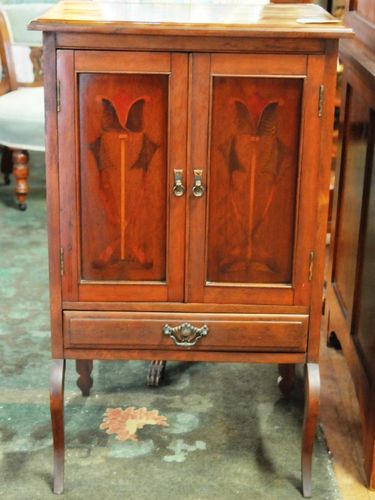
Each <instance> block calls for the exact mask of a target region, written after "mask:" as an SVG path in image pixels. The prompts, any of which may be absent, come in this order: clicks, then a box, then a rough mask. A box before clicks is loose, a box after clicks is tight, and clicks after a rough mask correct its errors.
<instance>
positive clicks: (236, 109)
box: [207, 76, 303, 283]
mask: <svg viewBox="0 0 375 500" xmlns="http://www.w3.org/2000/svg"><path fill="white" fill-rule="evenodd" d="M302 85H303V83H302V80H301V79H298V78H271V77H268V78H265V77H260V78H255V77H233V76H216V77H213V81H212V89H213V90H212V93H213V97H212V123H211V148H210V151H211V153H210V171H209V187H210V190H209V214H208V227H209V231H208V248H207V280H208V281H211V282H232V283H291V281H292V268H293V266H292V261H293V247H294V231H295V214H296V201H295V200H296V189H297V178H298V151H299V135H300V121H301V117H300V108H301V99H302Z"/></svg>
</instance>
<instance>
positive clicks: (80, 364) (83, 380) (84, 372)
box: [76, 359, 94, 397]
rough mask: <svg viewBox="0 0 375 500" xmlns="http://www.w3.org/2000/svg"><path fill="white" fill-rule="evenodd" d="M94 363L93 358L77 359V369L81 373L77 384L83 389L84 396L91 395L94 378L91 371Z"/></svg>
mask: <svg viewBox="0 0 375 500" xmlns="http://www.w3.org/2000/svg"><path fill="white" fill-rule="evenodd" d="M93 366H94V363H93V361H92V360H91V359H77V361H76V371H77V373H78V375H79V377H78V379H77V385H78V387H79V388H80V389H81V392H82V396H85V397H86V396H90V389H91V387H92V384H93V378H92V377H91V372H92V369H93Z"/></svg>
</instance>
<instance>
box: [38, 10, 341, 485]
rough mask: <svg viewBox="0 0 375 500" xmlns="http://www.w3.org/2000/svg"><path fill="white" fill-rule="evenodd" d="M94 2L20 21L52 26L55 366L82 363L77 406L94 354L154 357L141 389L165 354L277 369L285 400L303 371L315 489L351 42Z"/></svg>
mask: <svg viewBox="0 0 375 500" xmlns="http://www.w3.org/2000/svg"><path fill="white" fill-rule="evenodd" d="M83 7H85V9H83ZM97 7H98V4H96V3H95V4H94V3H92V4H91V3H90V4H87V3H85V4H83V3H82V4H80V3H70V4H69V3H65V4H60V5H58V6H56V7H53V9H52V10H51V11H50V12H49V13H47V14H46V15H45V16H43V18H41V19H39V20H37V21H35V22H33V23H32V24H31V27H32V28H33V29H43V30H44V31H46V33H45V35H44V38H45V54H46V58H47V62H48V68H47V69H46V75H45V81H46V99H47V101H46V113H47V171H48V176H47V181H48V206H49V234H50V240H49V241H50V260H51V266H50V276H51V311H52V352H53V357H54V359H55V360H62V359H66V358H69V359H76V360H78V362H77V371H78V373H79V375H80V378H79V382H78V383H79V386H80V387H81V389H82V391H83V393H84V394H87V393H88V392H89V389H90V387H91V383H92V381H91V369H92V363H91V362H92V360H93V359H148V360H154V361H153V363H152V365H151V368H150V372H149V380H150V381H151V385H157V383H158V381H159V379H160V376H161V375H162V372H163V370H164V368H165V361H166V360H172V359H174V360H184V361H197V360H201V361H232V362H235V361H238V362H256V363H260V362H269V363H278V364H281V365H285V366H284V367H283V366H281V367H280V370H281V373H282V374H283V375H284V392H288V391H289V390H290V389H291V386H292V378H293V377H292V375H293V371H294V365H295V364H296V363H300V362H301V363H305V364H306V363H307V367H306V401H307V403H306V414H305V426H304V431H303V440H302V442H303V447H302V473H303V489H304V493H305V495H309V494H310V493H311V456H312V447H313V442H314V434H315V425H316V415H317V407H318V401H319V398H318V386H319V383H318V381H319V376H318V374H319V368H318V364H317V362H318V354H319V349H318V345H319V326H320V310H321V293H322V285H323V262H324V245H325V234H324V229H325V226H326V220H327V211H328V184H329V167H330V165H329V157H330V155H329V154H328V152H329V151H330V147H331V144H330V139H329V138H330V137H331V128H332V122H333V102H334V83H335V67H336V59H335V58H336V53H337V38H338V37H339V36H341V35H343V36H350V30H347V29H346V28H345V27H344V26H343V25H342V24H341V23H337V22H335V21H334V20H333V19H332V18H331V17H330V16H329V15H328V14H326V13H324V11H322V10H321V9H320V8H318V7H316V6H314V5H308V4H305V5H298V6H297V5H295V6H291V5H277V4H273V5H272V4H270V5H266V6H261V7H260V6H257V7H255V6H247V7H246V13H245V14H244V8H243V7H238V8H237V7H236V8H235V9H233V6H230V7H229V6H223V5H220V6H215V7H214V8H211V7H209V8H208V9H207V12H206V14H205V15H207V20H205V19H203V18H200V19H198V20H197V19H196V18H195V15H196V14H195V7H194V6H188V7H187V6H186V5H178V6H176V5H175V6H173V8H172V7H171V6H168V8H165V7H164V8H162V6H161V5H153V6H152V8H151V7H150V6H149V5H148V6H146V7H145V6H142V5H138V6H136V7H134V9H133V10H132V13H130V12H128V10H127V8H126V7H124V5H120V4H108V9H107V10H106V12H107V14H106V15H105V16H103V14H100V12H104V10H102V11H100V9H98V8H97ZM170 7H171V8H170ZM187 8H188V11H187V10H186V9H187ZM82 9H83V10H82ZM227 9H230V12H231V17H230V18H231V21H230V22H229V21H227V19H228V15H227V14H228V10H227ZM255 14H256V16H255ZM252 16H253V17H252ZM301 17H305V18H306V17H310V18H314V20H315V21H316V22H314V23H307V24H303V23H301V22H299V21H298V19H299V18H301ZM155 21H160V23H158V24H155ZM206 21H207V22H206ZM219 35H223V36H219ZM280 53H282V57H280ZM322 86H324V93H323V92H322ZM181 186H183V188H182V187H181ZM179 190H180V193H179ZM178 193H179V194H181V196H177V194H178ZM62 318H64V319H63V323H61V321H62ZM55 365H56V366H55ZM54 366H55V368H56V370H58V377H61V373H63V372H62V367H61V363H60V361H55V362H54ZM53 387H54V393H56V394H57V396H56V398H55V399H54V401H55V403H54V404H55V406H54V408H60V412H62V410H61V400H62V389H61V388H60V387H59V384H58V383H57V382H54V384H53ZM280 388H281V389H283V384H281V387H280ZM53 418H54V422H55V423H54V425H55V427H54V429H55V431H54V432H55V433H56V448H55V449H56V453H57V457H61V432H62V430H61V429H57V427H56V426H59V425H62V413H60V414H59V413H58V411H57V410H56V411H55V413H54V416H53ZM59 443H60V444H59ZM56 463H57V464H60V465H59V466H58V470H57V471H56V478H57V479H56V481H57V486H56V489H58V490H59V489H60V485H61V478H62V466H61V460H60V458H58V460H57V462H56Z"/></svg>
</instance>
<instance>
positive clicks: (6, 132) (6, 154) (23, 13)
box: [0, 4, 48, 210]
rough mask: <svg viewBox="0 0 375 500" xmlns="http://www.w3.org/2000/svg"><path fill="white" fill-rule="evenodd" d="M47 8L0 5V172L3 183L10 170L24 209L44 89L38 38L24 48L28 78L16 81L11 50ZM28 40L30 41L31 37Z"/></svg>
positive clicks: (40, 139) (40, 144)
mask: <svg viewBox="0 0 375 500" xmlns="http://www.w3.org/2000/svg"><path fill="white" fill-rule="evenodd" d="M47 8H48V5H46V4H43V5H41V4H35V5H33V4H17V5H16V4H15V5H7V6H3V7H2V8H1V9H0V146H1V148H2V158H1V172H2V173H3V175H4V181H5V184H9V183H10V174H11V173H13V175H14V177H15V179H16V186H15V193H16V197H17V202H18V206H19V208H20V210H25V209H26V197H27V194H28V191H29V187H28V174H29V154H28V151H44V91H43V87H42V86H41V85H42V70H41V64H40V55H41V47H40V41H39V47H38V45H36V44H35V46H34V47H32V48H31V50H30V49H28V50H29V52H30V64H31V67H32V68H34V70H32V73H33V75H34V79H33V80H34V81H32V82H29V83H23V84H20V82H19V81H17V80H18V79H17V69H16V66H15V61H14V52H13V50H14V46H17V44H18V47H19V48H22V47H21V45H22V44H23V45H24V48H26V45H27V44H28V43H29V42H30V36H29V37H28V36H27V28H26V26H27V23H28V21H29V20H31V19H32V18H33V17H35V16H36V15H39V14H40V13H41V11H44V10H46V9H47ZM31 43H33V39H32V38H31ZM14 44H16V45H14ZM38 54H39V57H38ZM38 59H39V62H38ZM33 60H34V63H33V62H32V61H33ZM19 69H20V70H21V72H22V70H25V69H27V68H26V64H24V63H21V64H20V66H19Z"/></svg>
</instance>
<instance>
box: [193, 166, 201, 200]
mask: <svg viewBox="0 0 375 500" xmlns="http://www.w3.org/2000/svg"><path fill="white" fill-rule="evenodd" d="M202 172H203V171H202V170H198V169H194V186H193V195H194V196H195V197H196V198H201V197H202V196H203V195H204V186H203V184H202Z"/></svg>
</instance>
